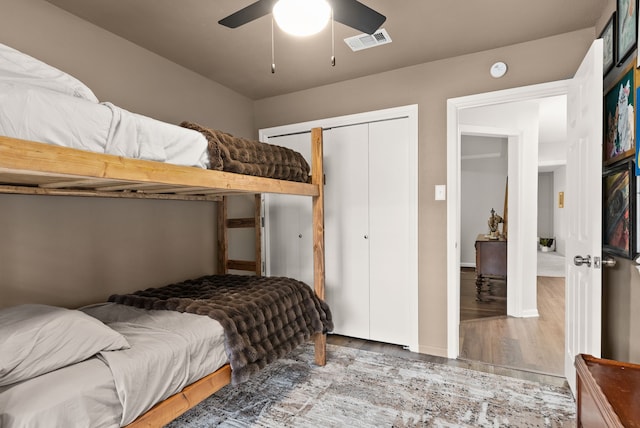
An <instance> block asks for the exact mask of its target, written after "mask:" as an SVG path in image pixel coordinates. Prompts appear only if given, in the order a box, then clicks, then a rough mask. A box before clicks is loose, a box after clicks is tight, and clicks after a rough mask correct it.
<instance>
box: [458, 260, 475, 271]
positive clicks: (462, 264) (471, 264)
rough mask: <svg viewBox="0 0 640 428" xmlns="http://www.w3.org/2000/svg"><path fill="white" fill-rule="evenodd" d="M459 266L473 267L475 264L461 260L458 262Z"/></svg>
mask: <svg viewBox="0 0 640 428" xmlns="http://www.w3.org/2000/svg"><path fill="white" fill-rule="evenodd" d="M460 267H463V268H474V269H475V268H476V264H475V263H463V262H460Z"/></svg>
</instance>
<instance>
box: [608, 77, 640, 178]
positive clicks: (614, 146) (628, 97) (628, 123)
mask: <svg viewBox="0 0 640 428" xmlns="http://www.w3.org/2000/svg"><path fill="white" fill-rule="evenodd" d="M604 114H605V117H604V136H605V138H604V153H603V161H604V164H605V165H608V164H612V163H614V162H616V161H619V160H621V159H624V158H626V157H628V156H632V155H633V154H634V153H635V118H636V116H635V82H634V70H633V67H631V68H629V70H628V71H627V72H626V73H625V74H624V75H623V76H622V78H621V79H620V80H619V81H618V82H617V83H616V84H615V86H614V87H613V88H612V89H611V90H610V91H609V92H608V93H607V95H606V96H605V98H604Z"/></svg>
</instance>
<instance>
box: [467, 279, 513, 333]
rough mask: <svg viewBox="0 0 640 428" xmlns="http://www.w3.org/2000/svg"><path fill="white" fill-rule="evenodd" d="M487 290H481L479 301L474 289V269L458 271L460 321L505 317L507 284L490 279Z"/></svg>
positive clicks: (484, 288) (485, 288)
mask: <svg viewBox="0 0 640 428" xmlns="http://www.w3.org/2000/svg"><path fill="white" fill-rule="evenodd" d="M490 284H491V286H490V287H489V290H487V287H486V286H485V287H483V288H482V290H483V291H482V293H481V295H480V300H478V293H477V289H476V272H475V269H474V268H462V269H461V271H460V320H461V321H464V320H471V319H478V318H489V317H497V316H506V315H507V283H506V281H504V280H498V279H491V280H490Z"/></svg>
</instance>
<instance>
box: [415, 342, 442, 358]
mask: <svg viewBox="0 0 640 428" xmlns="http://www.w3.org/2000/svg"><path fill="white" fill-rule="evenodd" d="M418 348H419V352H420V353H421V354H427V355H433V356H436V357H444V358H448V356H447V348H440V347H436V346H426V345H420V346H419V347H418Z"/></svg>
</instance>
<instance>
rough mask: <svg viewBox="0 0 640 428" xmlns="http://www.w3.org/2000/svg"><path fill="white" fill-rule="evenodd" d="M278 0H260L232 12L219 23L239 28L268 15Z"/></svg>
mask: <svg viewBox="0 0 640 428" xmlns="http://www.w3.org/2000/svg"><path fill="white" fill-rule="evenodd" d="M275 3H276V0H258V1H257V2H255V3H251V4H250V5H249V6H247V7H245V8H243V9H240V10H239V11H237V12H235V13H232V14H231V15H229V16H227V17H226V18H222V19H221V20H220V21H218V24H220V25H224V26H225V27H229V28H237V27H239V26H241V25H244V24H246V23H248V22H251V21H253V20H255V19H258V18H261V17H263V16H265V15H268V14H270V13H271V11H272V10H273V5H274V4H275Z"/></svg>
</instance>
